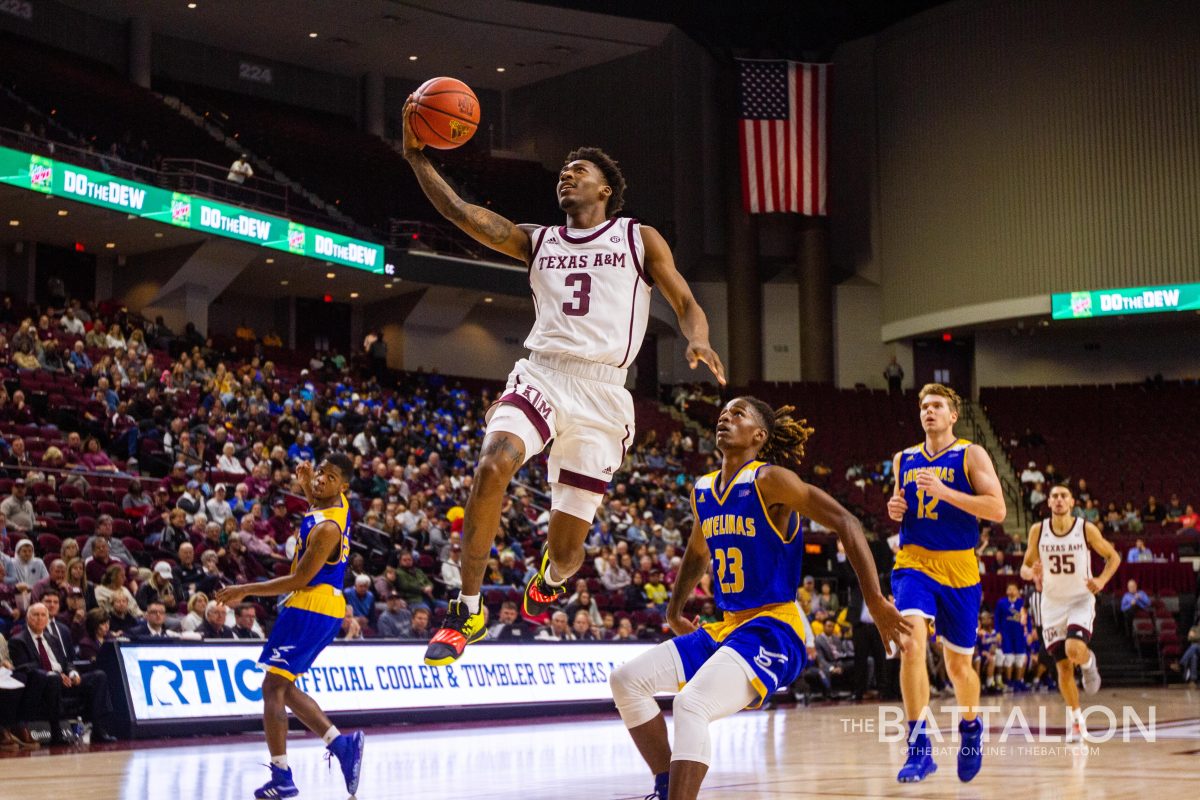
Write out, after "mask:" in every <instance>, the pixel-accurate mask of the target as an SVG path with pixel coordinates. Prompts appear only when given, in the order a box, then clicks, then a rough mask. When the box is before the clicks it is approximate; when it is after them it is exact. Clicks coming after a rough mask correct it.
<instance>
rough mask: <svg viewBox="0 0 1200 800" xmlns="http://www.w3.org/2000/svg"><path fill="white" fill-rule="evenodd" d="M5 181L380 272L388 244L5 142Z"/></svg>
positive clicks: (1, 158)
mask: <svg viewBox="0 0 1200 800" xmlns="http://www.w3.org/2000/svg"><path fill="white" fill-rule="evenodd" d="M0 183H7V184H9V185H10V186H17V187H20V188H22V189H29V190H32V191H35V192H42V193H43V194H49V195H54V196H55V197H65V198H68V199H71V200H78V201H79V202H81V203H88V204H90V205H93V206H100V207H101V208H107V209H111V210H113V211H121V212H124V213H126V214H133V215H134V216H138V217H142V218H143V219H151V220H155V221H156V222H162V223H165V224H168V225H176V226H179V227H181V228H191V229H192V230H196V231H204V232H206V233H211V234H213V235H215V236H224V237H225V238H227V239H236V240H238V241H240V242H246V243H248V244H255V245H259V246H260V247H268V248H271V249H272V250H283V251H285V252H289V253H294V254H296V255H301V256H307V257H309V258H316V259H320V260H322V261H329V262H331V263H334V264H341V265H343V266H347V267H354V268H355V269H361V270H366V271H367V272H373V273H376V274H379V275H382V274H385V265H384V253H383V246H382V245H378V244H374V243H372V242H366V241H363V240H362V239H354V238H352V237H349V236H343V235H342V234H340V233H330V232H329V231H324V230H321V229H320V228H311V227H307V226H305V225H301V224H299V223H296V222H290V221H288V220H286V219H282V218H280V217H275V216H271V215H270V214H263V213H261V212H258V211H248V210H246V209H243V208H238V207H237V206H231V205H228V204H226V203H221V202H218V201H216V200H209V199H208V198H205V197H194V196H192V195H187V194H180V193H179V192H172V191H169V190H167V189H160V188H158V187H156V186H148V185H146V184H143V183H137V182H135V181H131V180H126V179H124V178H117V177H114V176H112V175H107V174H105V173H103V172H96V171H95V170H90V169H84V168H83V167H77V166H75V165H73V164H65V163H63V162H61V161H55V160H53V159H50V158H45V157H43V156H36V155H31V154H29V153H23V152H21V151H19V150H11V149H9V148H7V147H0Z"/></svg>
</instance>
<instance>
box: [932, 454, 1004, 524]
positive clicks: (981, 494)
mask: <svg viewBox="0 0 1200 800" xmlns="http://www.w3.org/2000/svg"><path fill="white" fill-rule="evenodd" d="M963 460H964V463H965V464H966V468H967V470H968V473H969V474H970V476H971V487H972V488H973V489H974V490H975V494H967V493H966V492H960V491H958V490H957V489H951V488H950V487H949V486H947V485H946V484H944V483H942V479H941V478H939V477H938V476H937V475H936V474H934V472H933V470H920V471H919V472H918V473H917V479H916V480H917V487H918V488H920V489H921V490H922V491H924V492H925V494H926V496H930V497H936V498H938V499H939V500H945V501H946V502H947V503H949V504H950V505H952V506H954V507H956V508H961V509H962V510H963V511H965V512H967V513H968V514H972V515H974V516H976V517H979V518H980V519H986V520H988V521H990V522H1004V518H1005V517H1006V516H1008V508H1007V507H1006V506H1005V505H1004V491H1003V489H1002V488H1001V487H1000V478H999V477H997V475H996V468H995V467H994V466H992V458H991V456H989V455H988V453H987V450H984V449H983V448H982V447H980V446H979V445H977V444H973V445H971V446H970V447H968V448H967V454H966V456H965V457H964V459H963Z"/></svg>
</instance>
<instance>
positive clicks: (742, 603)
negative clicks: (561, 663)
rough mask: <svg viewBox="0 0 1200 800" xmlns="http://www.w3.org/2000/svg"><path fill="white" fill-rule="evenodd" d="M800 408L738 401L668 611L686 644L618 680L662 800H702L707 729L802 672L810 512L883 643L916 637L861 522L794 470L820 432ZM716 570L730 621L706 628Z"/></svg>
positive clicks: (705, 485)
mask: <svg viewBox="0 0 1200 800" xmlns="http://www.w3.org/2000/svg"><path fill="white" fill-rule="evenodd" d="M791 411H792V409H791V407H789V406H785V407H783V408H781V409H779V410H778V411H775V410H772V409H771V407H770V406H768V405H767V404H766V403H764V402H762V401H761V400H758V399H756V398H753V397H739V398H737V399H735V400H731V401H730V402H729V403H728V404H727V405H726V406H725V408H724V409H723V410H722V411H721V416H720V417H719V418H718V420H717V449H718V450H720V451H721V455H722V458H723V466H722V467H721V469H720V471H718V472H713V473H711V474H708V475H705V476H704V477H702V478H700V479H699V480H697V481H696V485H695V488H694V489H693V491H692V510H693V513H694V515H695V522H694V523H693V525H692V534H691V538H690V539H689V540H688V546H687V550H686V551H685V553H684V556H683V564H682V565H680V568H679V576H678V577H677V578H676V580H675V587H674V591H673V592H672V594H671V600H670V604H669V607H668V610H667V622H668V623H669V624H670V626H671V628H672V630H674V631H675V633H676V634H678V638H676V639H673V640H671V641H669V642H664V643H663V644H660V645H659V646H658V647H655V648H654V649H653V650H650V651H649V652H647V653H643V654H642V655H640V656H638V657H637V658H635V659H633V660H632V661H630V662H629V663H628V664H624V665H622V666H621V667H619V668H618V669H616V670H615V671H614V672H613V674H612V679H611V684H612V692H613V698H614V699H615V700H616V703H617V710H618V711H620V712H621V718H622V720H624V722H625V726H626V727H627V728H628V729H629V734H630V736H632V737H633V741H634V744H635V745H637V748H638V751H639V752H640V753H641V755H642V758H644V759H645V761H646V764H647V765H648V766H649V767H650V770H651V771H652V772H653V773H654V793H653V794H652V795H650V797H651V798H654V799H655V800H693V798H695V797H696V795H697V793H699V791H700V784H701V782H702V781H703V780H704V776H705V774H707V772H708V765H709V761H710V758H711V746H710V744H709V736H708V726H709V724H710V723H711V722H713V721H715V720H718V719H721V718H722V717H727V716H729V715H730V714H733V713H735V712H737V711H739V710H741V709H743V708H756V707H758V706H760V705H762V702H763V701H764V700H765V699H766V698H768V697H770V695H771V694H772V693H773V692H774V691H775V690H776V689H777V688H779V687H780V686H787V685H789V684H790V683H791V682H792V681H794V680H795V679H796V678H797V677H798V676H799V675H800V673H801V672H802V671H803V670H804V665H805V663H806V662H807V660H808V654H807V650H806V643H807V641H808V640H809V639H810V638H811V631H810V630H809V627H808V620H807V619H806V618H805V616H804V612H803V611H801V609H800V606H799V604H798V603H797V602H796V590H797V589H798V588H799V586H800V580H801V574H802V573H801V561H802V559H803V557H804V541H803V537H802V536H801V535H800V515H803V516H805V517H808V518H810V519H813V520H816V521H817V522H820V523H821V524H822V525H825V526H826V527H828V528H830V529H831V530H833V531H836V532H837V536H838V540H839V541H840V542H841V543H842V545H843V546H844V547H845V549H846V555H847V557H849V559H850V563H851V565H852V566H853V567H854V571H855V573H856V574H857V575H858V579H859V583H860V584H861V585H862V593H863V598H864V602H865V603H866V605H867V608H869V609H870V611H871V616H872V617H873V618H874V620H875V624H876V626H877V627H878V629H879V633H880V634H881V635H882V636H883V638H884V641H885V643H891V642H895V643H897V644H898V643H899V639H900V637H901V636H902V635H904V634H906V633H907V632H908V631H909V630H910V627H909V624H908V623H907V622H905V621H904V619H903V618H902V617H901V616H900V613H899V612H898V611H897V610H896V608H895V606H893V605H892V604H890V603H888V602H887V600H885V599H884V597H883V594H882V593H881V591H880V588H879V577H878V574H877V573H876V570H875V561H874V559H873V558H871V551H870V550H869V549H868V548H867V542H866V539H865V537H864V536H863V532H862V526H861V525H860V524H859V522H858V520H857V519H855V518H854V517H853V516H852V515H851V514H850V512H849V511H847V510H846V509H844V508H842V506H841V505H839V504H838V502H837V501H836V500H834V499H833V498H832V497H830V496H829V495H827V494H825V493H824V492H822V491H821V490H820V489H817V488H815V487H813V486H809V485H808V484H806V483H805V482H804V481H802V480H800V478H798V477H797V476H796V473H794V472H792V471H791V470H790V469H789V468H788V467H787V466H784V464H793V465H794V464H796V463H798V462H799V461H800V459H801V458H802V457H803V455H804V443H805V441H806V440H807V439H808V435H809V434H810V433H812V429H811V428H808V427H805V424H804V421H803V420H796V419H793V418H792V417H791ZM760 457H761V459H760ZM709 569H711V570H712V571H713V573H714V574H715V580H714V581H713V594H714V595H715V600H716V604H717V607H718V608H720V609H721V610H722V611H723V612H724V619H723V620H722V621H721V622H714V623H710V624H707V625H704V626H702V627H696V625H695V624H693V623H692V622H691V621H689V620H687V619H685V618H684V616H683V608H684V605H685V603H686V602H687V599H688V598H689V597H691V596H692V592H693V591H694V590H695V588H696V585H697V584H698V583H699V582H700V577H701V575H703V574H704V573H705V572H707V571H708V570H709ZM680 687H682V688H680ZM660 692H678V694H677V695H676V696H675V702H674V706H673V713H674V722H675V747H674V751H672V749H671V745H670V743H669V741H668V739H667V724H666V722H665V721H664V720H663V716H662V713H661V712H660V711H659V708H658V703H657V702H656V701H655V699H654V696H655V695H656V694H658V693H660Z"/></svg>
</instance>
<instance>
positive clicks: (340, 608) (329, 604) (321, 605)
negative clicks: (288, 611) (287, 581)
mask: <svg viewBox="0 0 1200 800" xmlns="http://www.w3.org/2000/svg"><path fill="white" fill-rule="evenodd" d="M284 606H285V607H287V608H294V609H296V610H297V611H307V612H309V613H310V614H320V615H321V616H323V617H334V618H336V619H341V618H342V617H344V616H346V598H345V597H344V596H343V595H342V593H341V592H339V591H338V590H337V589H335V588H334V587H332V586H330V585H329V584H327V583H322V584H318V585H316V586H306V587H304V588H303V589H297V590H296V591H295V592H293V593H292V595H291V596H290V597H288V599H287V600H286V601H285V602H284Z"/></svg>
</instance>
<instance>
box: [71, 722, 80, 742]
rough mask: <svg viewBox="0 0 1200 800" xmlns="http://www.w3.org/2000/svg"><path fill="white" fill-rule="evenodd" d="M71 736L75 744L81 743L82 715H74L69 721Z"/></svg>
mask: <svg viewBox="0 0 1200 800" xmlns="http://www.w3.org/2000/svg"><path fill="white" fill-rule="evenodd" d="M71 738H72V739H74V740H75V744H83V717H76V718H75V721H74V722H72V723H71Z"/></svg>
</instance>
